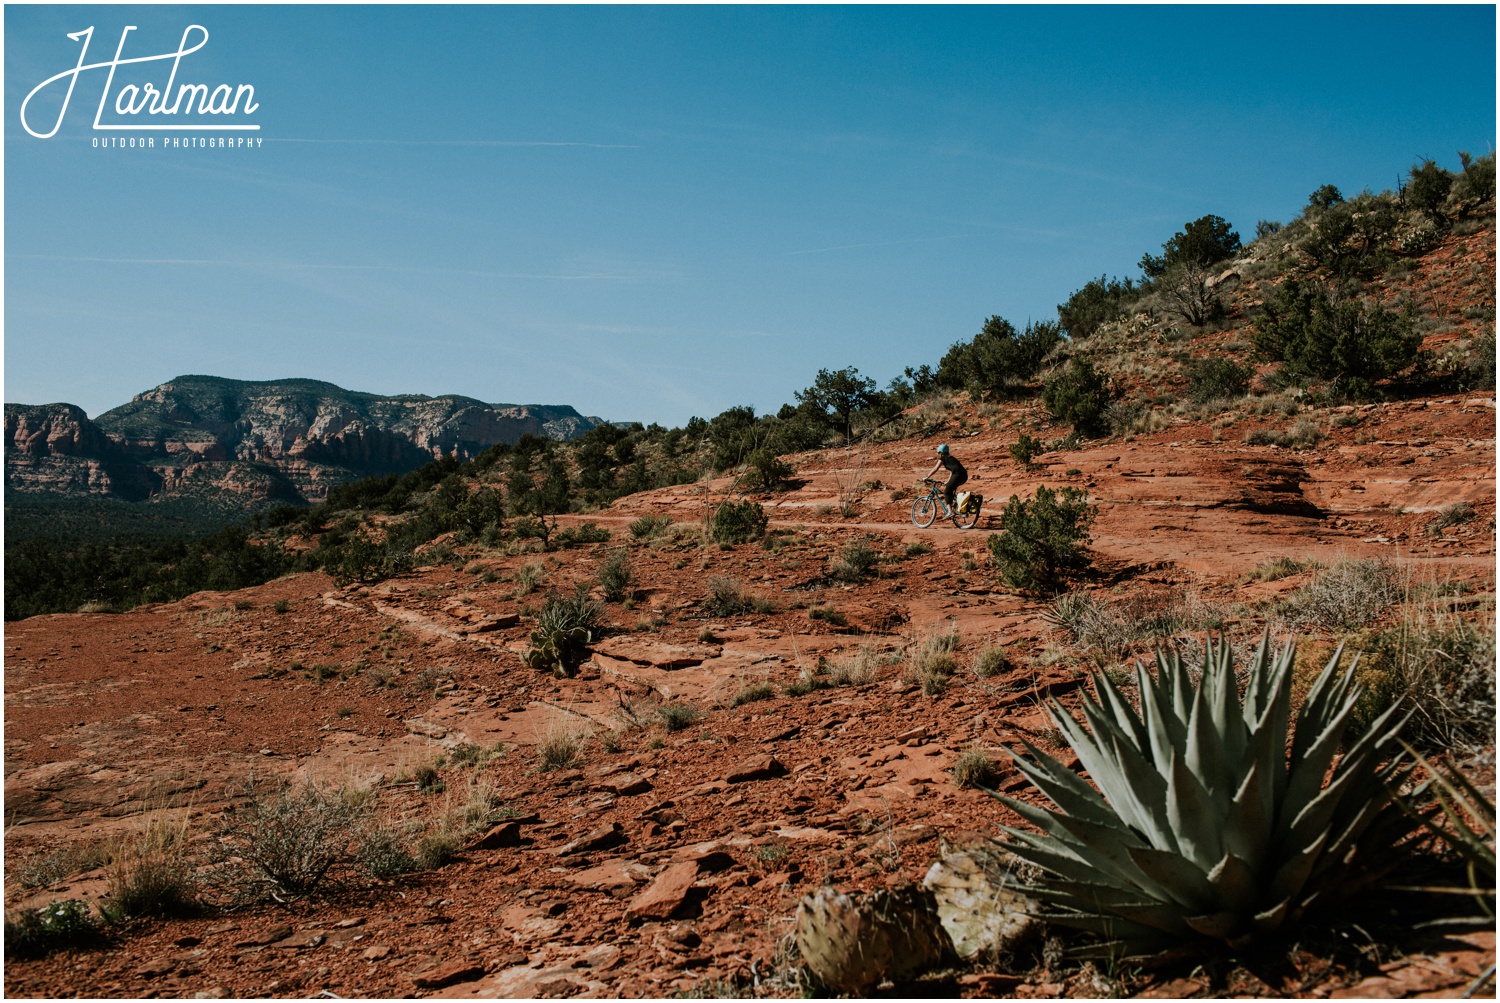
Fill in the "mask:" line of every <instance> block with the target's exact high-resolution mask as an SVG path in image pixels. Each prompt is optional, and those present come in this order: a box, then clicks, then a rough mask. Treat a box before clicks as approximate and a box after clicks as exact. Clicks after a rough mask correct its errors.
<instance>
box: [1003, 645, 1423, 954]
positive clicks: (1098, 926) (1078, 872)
mask: <svg viewBox="0 0 1500 1003" xmlns="http://www.w3.org/2000/svg"><path fill="white" fill-rule="evenodd" d="M1293 658H1294V652H1293V651H1292V650H1291V649H1289V648H1288V649H1283V650H1282V651H1280V652H1272V650H1271V647H1270V643H1269V640H1267V641H1266V642H1265V643H1263V644H1262V646H1261V648H1260V650H1259V651H1257V652H1256V655H1255V657H1254V659H1253V661H1252V664H1251V666H1250V667H1249V673H1248V681H1247V683H1246V685H1245V696H1244V699H1245V701H1246V704H1247V706H1246V707H1245V708H1244V711H1243V712H1242V710H1241V707H1240V699H1241V698H1240V694H1239V692H1238V686H1237V683H1236V677H1235V673H1234V667H1233V662H1232V655H1231V654H1230V650H1229V648H1228V647H1227V646H1217V645H1211V646H1210V647H1209V648H1208V649H1206V651H1205V654H1204V658H1203V662H1202V668H1201V672H1202V674H1201V679H1200V680H1199V681H1198V682H1194V680H1193V678H1192V677H1190V676H1189V674H1188V665H1187V664H1186V663H1185V662H1184V660H1183V659H1182V658H1181V657H1180V656H1179V655H1177V654H1176V653H1168V654H1164V655H1162V656H1161V658H1160V671H1159V672H1158V673H1157V674H1156V675H1152V674H1151V673H1149V672H1147V671H1146V670H1145V669H1144V668H1142V669H1141V670H1140V671H1139V672H1138V674H1137V688H1138V690H1139V693H1140V701H1141V704H1142V707H1143V712H1137V711H1136V710H1135V709H1134V703H1133V702H1132V701H1131V700H1130V699H1128V698H1127V697H1125V696H1123V695H1122V694H1121V693H1120V692H1119V690H1118V689H1117V688H1116V687H1115V686H1114V684H1112V683H1111V682H1110V681H1109V680H1108V679H1107V678H1104V677H1102V676H1101V677H1096V684H1097V686H1098V687H1099V698H1098V700H1094V699H1091V698H1089V697H1088V696H1085V697H1084V699H1085V701H1086V702H1087V704H1086V706H1087V715H1088V719H1089V721H1090V722H1091V724H1092V727H1091V729H1090V730H1085V729H1084V727H1083V726H1082V725H1081V724H1079V723H1078V721H1077V720H1076V719H1075V718H1073V717H1072V716H1071V715H1069V714H1067V713H1066V712H1064V711H1063V710H1062V709H1061V708H1060V707H1057V708H1055V709H1054V710H1053V712H1052V716H1053V719H1054V721H1055V722H1056V723H1057V725H1058V727H1059V728H1061V729H1062V730H1063V731H1065V732H1066V740H1067V742H1068V744H1070V745H1071V746H1072V747H1073V749H1074V750H1075V751H1076V752H1077V754H1078V755H1079V756H1080V757H1081V758H1082V760H1083V761H1084V762H1087V763H1090V764H1092V765H1091V767H1090V770H1089V774H1090V777H1091V778H1092V780H1093V781H1094V783H1095V784H1097V785H1098V787H1099V790H1098V791H1096V790H1095V789H1094V788H1093V787H1092V786H1090V785H1089V784H1086V783H1083V782H1081V781H1079V780H1078V778H1077V777H1076V775H1075V774H1073V773H1072V772H1071V771H1069V770H1067V769H1066V768H1065V767H1063V765H1062V764H1061V763H1059V762H1057V761H1056V760H1054V759H1052V758H1051V757H1048V756H1045V755H1044V754H1042V753H1041V752H1040V750H1037V749H1035V748H1033V749H1032V750H1031V752H1032V757H1031V758H1029V759H1018V760H1017V761H1016V765H1017V767H1018V768H1019V769H1020V771H1021V773H1022V774H1023V775H1024V776H1025V777H1026V779H1028V780H1029V781H1031V783H1032V784H1033V785H1035V786H1036V787H1037V788H1038V789H1039V790H1040V791H1041V792H1043V793H1044V794H1046V795H1047V796H1048V797H1049V798H1050V799H1051V800H1052V801H1053V803H1054V804H1056V805H1059V806H1066V807H1063V808H1059V809H1057V810H1052V809H1039V808H1037V807H1034V806H1033V805H1031V804H1029V803H1025V802H1020V801H1016V800H1014V799H1011V798H1004V797H1002V798H1001V800H1002V801H1004V802H1005V803H1006V804H1007V805H1010V806H1011V807H1012V808H1013V809H1014V810H1016V811H1020V812H1022V813H1023V814H1024V816H1025V817H1026V818H1027V819H1028V820H1029V821H1030V822H1031V823H1032V824H1033V825H1035V826H1038V827H1040V828H1041V829H1042V830H1043V832H1044V833H1045V835H1042V834H1037V833H1034V832H1030V831H1023V830H1018V829H1013V830H1011V834H1012V838H1011V840H1010V841H1009V848H1010V849H1011V851H1012V852H1014V853H1015V854H1016V855H1018V856H1020V857H1021V858H1023V859H1025V860H1027V861H1029V862H1031V863H1032V864H1035V865H1036V866H1038V867H1040V868H1041V869H1042V870H1043V871H1044V872H1046V874H1045V876H1044V877H1043V879H1042V880H1040V881H1037V882H1033V883H1032V884H1031V885H1030V887H1028V888H1026V889H1025V891H1026V893H1027V894H1028V895H1031V896H1033V897H1035V898H1038V899H1039V900H1040V901H1041V902H1042V903H1043V904H1044V906H1046V907H1049V909H1050V911H1051V912H1052V915H1053V918H1054V921H1060V922H1063V923H1065V924H1067V925H1069V926H1075V927H1078V928H1082V929H1085V930H1094V931H1100V932H1107V934H1108V939H1107V941H1106V942H1104V943H1102V944H1101V945H1100V946H1101V947H1102V949H1103V950H1105V951H1107V952H1110V953H1113V954H1116V955H1124V954H1137V953H1155V952H1157V951H1161V950H1164V949H1168V948H1173V949H1179V950H1181V949H1193V948H1196V949H1198V950H1202V951H1205V952H1211V951H1215V950H1217V949H1218V948H1220V947H1221V946H1222V945H1224V944H1226V943H1228V944H1234V943H1239V942H1241V940H1242V938H1250V937H1255V938H1256V939H1259V938H1261V937H1264V936H1267V935H1270V934H1271V933H1273V932H1274V931H1276V930H1290V929H1291V928H1293V927H1294V926H1295V925H1296V924H1297V923H1299V922H1300V921H1301V920H1302V919H1303V916H1304V914H1305V913H1307V912H1308V911H1309V909H1310V908H1311V907H1314V906H1317V907H1325V908H1326V907H1327V906H1328V905H1330V904H1331V903H1332V902H1335V901H1337V900H1338V899H1340V898H1341V897H1343V896H1345V895H1348V894H1351V893H1352V892H1354V891H1355V890H1357V889H1358V888H1360V887H1361V886H1362V885H1364V884H1365V883H1366V882H1367V881H1368V880H1372V879H1373V876H1376V875H1380V874H1384V873H1386V871H1385V870H1383V869H1382V865H1384V867H1387V868H1388V867H1390V866H1391V862H1392V861H1394V860H1395V859H1398V858H1399V856H1400V853H1401V851H1398V850H1396V849H1394V848H1395V847H1396V846H1397V845H1398V844H1400V843H1401V842H1402V840H1404V839H1405V838H1406V837H1407V835H1408V834H1409V833H1410V832H1411V831H1412V830H1413V829H1414V828H1415V826H1416V823H1415V822H1413V821H1411V820H1409V819H1407V818H1405V817H1404V816H1403V815H1402V813H1401V812H1400V810H1399V808H1398V807H1397V806H1396V805H1393V804H1391V803H1390V795H1389V794H1387V793H1386V792H1387V791H1389V790H1392V789H1398V788H1399V787H1400V785H1401V784H1402V782H1403V781H1404V780H1405V778H1406V777H1407V775H1408V774H1409V771H1410V766H1409V765H1403V764H1402V763H1401V762H1400V761H1399V760H1398V759H1395V758H1394V753H1395V752H1396V751H1397V748H1396V736H1397V733H1398V731H1399V721H1396V720H1393V719H1394V717H1395V714H1396V711H1395V709H1394V708H1393V709H1392V710H1391V711H1390V712H1388V713H1387V714H1386V715H1384V716H1383V717H1382V718H1381V719H1379V720H1377V721H1375V722H1373V723H1372V725H1371V727H1370V729H1369V730H1368V731H1367V732H1365V733H1364V734H1357V733H1352V732H1350V731H1349V710H1350V707H1351V705H1352V704H1353V702H1354V700H1355V699H1356V698H1357V696H1358V693H1357V690H1355V689H1354V688H1353V676H1352V674H1351V673H1348V672H1345V673H1343V674H1340V673H1339V672H1338V659H1337V658H1335V659H1333V660H1331V661H1330V662H1329V663H1328V665H1327V666H1326V668H1325V669H1324V671H1323V672H1322V673H1321V674H1320V675H1319V676H1318V678H1317V680H1316V682H1315V683H1314V684H1313V686H1312V687H1311V688H1310V689H1309V691H1308V695H1307V697H1306V699H1305V700H1304V701H1303V703H1302V706H1301V709H1300V710H1299V711H1297V712H1296V714H1295V715H1294V714H1293V713H1292V711H1291V689H1290V687H1291V681H1292V671H1291V666H1292V661H1293ZM1202 707H1221V708H1223V710H1222V711H1221V712H1216V713H1214V714H1211V715H1208V714H1192V715H1191V717H1192V718H1193V722H1192V724H1191V725H1190V723H1189V721H1188V717H1189V715H1188V708H1202ZM1142 713H1144V714H1145V718H1144V721H1143V718H1142ZM1210 718H1212V721H1210ZM1158 720H1160V721H1162V722H1163V723H1162V724H1161V725H1157V724H1156V723H1155V722H1157V721H1158ZM1145 721H1150V722H1153V723H1152V724H1151V725H1150V726H1149V727H1148V725H1147V724H1145V723H1144V722H1145ZM1189 734H1191V735H1192V742H1191V750H1192V751H1189V746H1188V744H1187V743H1188V739H1187V736H1188V735H1189ZM1289 734H1290V736H1291V740H1290V742H1289V741H1288V735H1289ZM1346 735H1347V738H1346ZM1341 739H1342V740H1344V741H1342V742H1341ZM1341 748H1342V749H1345V750H1348V751H1347V753H1346V754H1345V755H1343V756H1342V757H1338V753H1339V750H1340V749H1341ZM1232 749H1238V750H1241V754H1236V755H1229V754H1227V750H1232ZM1206 750H1212V751H1211V752H1210V751H1206ZM1336 757H1337V762H1335V759H1336ZM1189 760H1191V761H1193V762H1197V763H1199V764H1200V765H1199V766H1197V767H1184V766H1183V765H1182V764H1183V763H1184V762H1186V761H1189ZM1184 770H1188V771H1190V775H1191V777H1192V780H1191V787H1190V788H1189V787H1188V783H1189V781H1187V780H1186V779H1185V778H1186V777H1187V776H1188V775H1189V773H1185V772H1184ZM1330 771H1331V776H1330ZM1172 777H1178V778H1180V779H1178V780H1176V781H1173V782H1170V783H1169V780H1170V778H1172ZM1325 778H1327V780H1328V782H1327V784H1326V785H1325V783H1324V781H1325ZM1148 791H1156V792H1159V793H1157V794H1145V793H1143V792H1148ZM1244 791H1261V792H1263V794H1262V795H1261V796H1260V798H1259V800H1260V801H1261V802H1263V807H1261V808H1258V809H1256V810H1254V811H1253V812H1252V811H1247V809H1246V807H1245V805H1246V802H1245V799H1244V796H1243V795H1240V796H1237V792H1244ZM1315 804H1316V805H1320V806H1326V807H1324V808H1323V810H1321V811H1320V810H1317V809H1315V808H1314V807H1313V805H1315ZM1073 819H1079V820H1080V822H1082V820H1087V822H1086V823H1085V824H1075V823H1074V822H1073V821H1072V820H1073ZM1278 819H1281V820H1285V819H1299V820H1300V822H1299V824H1298V825H1294V826H1291V827H1290V828H1289V829H1286V828H1284V826H1285V823H1284V822H1283V823H1282V826H1283V829H1280V830H1279V829H1278V825H1277V820H1278ZM1146 834H1151V835H1146ZM1404 849H1406V850H1407V851H1408V852H1409V847H1406V848H1404ZM1226 859H1228V860H1231V861H1233V860H1238V861H1240V864H1229V865H1223V866H1232V867H1237V868H1240V869H1241V873H1242V874H1243V881H1239V882H1236V884H1235V885H1234V891H1230V889H1229V888H1228V887H1227V886H1225V885H1224V884H1223V883H1222V881H1221V882H1220V883H1219V884H1214V883H1213V882H1212V881H1211V880H1210V878H1209V875H1210V873H1213V874H1222V873H1223V867H1221V866H1220V864H1221V862H1222V861H1223V860H1226ZM1109 860H1134V861H1143V862H1144V861H1148V860H1149V861H1150V862H1151V863H1150V864H1149V866H1148V868H1147V869H1148V870H1149V871H1150V876H1147V874H1146V873H1145V871H1142V870H1140V869H1139V868H1138V867H1137V866H1132V867H1129V868H1123V869H1122V868H1119V867H1115V866H1112V865H1109V864H1108V863H1107V861H1109ZM1293 861H1300V862H1301V863H1300V865H1293ZM1241 865H1243V867H1241ZM1364 875H1370V876H1372V877H1371V878H1365V879H1364V880H1363V881H1362V880H1361V877H1362V876H1364ZM1077 882H1083V883H1086V884H1088V885H1092V886H1094V887H1096V888H1099V889H1100V891H1099V893H1098V894H1097V895H1090V896H1088V897H1081V896H1079V895H1077V893H1076V889H1077V888H1078V887H1079V884H1077ZM1189 888H1194V889H1197V891H1196V892H1191V893H1190V892H1189V891H1188V889H1189ZM1105 889H1108V891H1105ZM1127 903H1128V904H1127ZM1141 903H1150V908H1148V909H1142V908H1141ZM1208 916H1213V917H1214V920H1213V922H1211V923H1210V922H1207V921H1206V919H1205V917H1208Z"/></svg>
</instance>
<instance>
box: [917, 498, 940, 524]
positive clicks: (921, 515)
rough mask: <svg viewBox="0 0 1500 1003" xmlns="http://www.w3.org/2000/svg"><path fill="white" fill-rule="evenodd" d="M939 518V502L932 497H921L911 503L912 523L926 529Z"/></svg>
mask: <svg viewBox="0 0 1500 1003" xmlns="http://www.w3.org/2000/svg"><path fill="white" fill-rule="evenodd" d="M936 518H937V502H935V501H934V500H933V498H932V495H920V496H918V497H917V500H916V501H914V502H912V503H911V521H912V522H913V523H914V524H916V525H917V526H920V527H921V528H922V529H926V528H927V527H928V526H931V525H932V520H934V519H936Z"/></svg>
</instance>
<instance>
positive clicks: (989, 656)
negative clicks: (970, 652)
mask: <svg viewBox="0 0 1500 1003" xmlns="http://www.w3.org/2000/svg"><path fill="white" fill-rule="evenodd" d="M1011 668H1012V665H1011V661H1010V656H1009V655H1007V654H1006V653H1005V649H1004V648H1002V647H1000V646H998V645H996V646H994V647H989V648H985V649H984V650H983V651H981V652H980V653H979V654H978V655H977V656H975V658H974V674H975V675H976V676H978V677H979V678H980V679H989V678H990V677H992V676H998V675H1000V674H1001V673H1003V672H1009V671H1010V670H1011Z"/></svg>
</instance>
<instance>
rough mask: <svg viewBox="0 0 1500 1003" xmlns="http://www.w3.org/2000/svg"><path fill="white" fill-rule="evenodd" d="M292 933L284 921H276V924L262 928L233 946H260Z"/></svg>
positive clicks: (284, 937)
mask: <svg viewBox="0 0 1500 1003" xmlns="http://www.w3.org/2000/svg"><path fill="white" fill-rule="evenodd" d="M291 935H292V928H291V926H289V925H288V924H286V923H278V924H277V925H276V926H273V927H269V928H267V929H265V930H262V931H261V932H260V933H258V934H255V935H254V936H251V937H246V938H245V939H244V940H242V941H239V942H238V943H236V944H235V945H234V946H235V947H261V946H263V945H265V944H274V943H276V942H277V941H278V940H284V939H286V938H287V937H290V936H291Z"/></svg>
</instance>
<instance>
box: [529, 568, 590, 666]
mask: <svg viewBox="0 0 1500 1003" xmlns="http://www.w3.org/2000/svg"><path fill="white" fill-rule="evenodd" d="M603 612H604V610H603V607H601V606H600V605H599V604H598V603H597V602H594V601H593V600H592V599H590V598H589V597H588V593H587V592H585V591H584V590H582V589H580V590H579V591H578V593H577V594H576V595H574V596H573V597H572V598H571V599H563V598H559V597H557V596H548V597H547V601H546V602H545V603H543V604H542V609H541V612H539V613H538V614H537V617H536V629H535V630H533V631H532V632H531V649H530V650H529V651H527V652H526V654H524V655H522V656H521V659H522V661H524V662H525V663H526V664H527V665H529V666H531V667H532V668H533V669H536V670H537V671H538V672H551V673H552V674H553V675H554V676H557V677H558V678H560V679H561V678H565V677H567V676H571V675H572V674H573V673H574V672H576V671H577V670H578V666H579V664H580V663H581V662H582V661H583V660H584V658H585V657H586V656H587V655H588V647H589V645H590V644H592V643H593V641H594V630H595V628H597V627H598V626H599V621H600V619H601V618H602V615H603Z"/></svg>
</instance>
